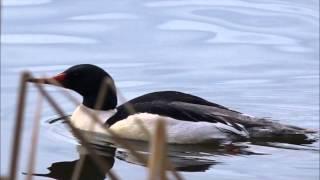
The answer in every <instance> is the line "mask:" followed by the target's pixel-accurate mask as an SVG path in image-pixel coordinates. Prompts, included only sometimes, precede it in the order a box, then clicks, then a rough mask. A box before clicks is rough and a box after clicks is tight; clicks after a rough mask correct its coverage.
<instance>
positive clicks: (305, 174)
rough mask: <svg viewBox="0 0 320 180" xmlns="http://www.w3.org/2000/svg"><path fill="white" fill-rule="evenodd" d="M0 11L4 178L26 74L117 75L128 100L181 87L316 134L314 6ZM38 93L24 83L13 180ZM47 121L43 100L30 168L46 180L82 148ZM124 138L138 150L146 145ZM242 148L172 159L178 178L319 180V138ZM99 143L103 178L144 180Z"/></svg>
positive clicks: (25, 7)
mask: <svg viewBox="0 0 320 180" xmlns="http://www.w3.org/2000/svg"><path fill="white" fill-rule="evenodd" d="M2 5H3V7H2V9H1V13H2V26H1V28H2V29H1V30H2V34H1V43H2V46H1V175H4V174H6V173H7V172H8V169H9V167H8V164H9V161H10V158H9V157H10V146H11V140H12V132H13V125H14V114H15V102H16V95H17V87H18V82H19V74H20V72H22V71H23V70H29V71H32V72H33V73H35V74H36V75H52V74H55V73H58V72H61V71H62V70H64V69H66V68H67V67H69V66H71V65H74V64H80V63H93V64H97V65H99V66H101V67H103V68H104V69H105V70H107V71H108V72H109V73H110V74H111V75H112V76H113V77H114V79H115V81H116V84H117V87H118V88H119V89H120V90H121V92H122V94H123V95H124V96H125V97H126V98H127V99H131V98H133V97H136V96H138V95H142V94H144V93H147V92H152V91H159V90H178V91H183V92H188V93H192V94H195V95H198V96H201V97H204V98H206V99H208V100H210V101H214V102H216V103H219V104H222V105H225V106H227V107H230V108H232V109H235V110H238V111H241V112H244V113H247V114H251V115H255V116H260V117H272V118H273V119H277V120H279V121H280V122H283V123H287V124H293V125H297V126H301V127H306V128H311V129H319V1H317V0H308V1H296V0H268V1H266V0H224V1H215V0H157V1H147V0H121V1H104V0H91V1H85V0H81V1H79V0H77V1H76V0H69V1H57V0H3V1H2ZM48 90H50V93H52V94H53V95H55V97H56V100H57V101H59V103H60V104H61V105H62V106H63V107H64V109H65V110H66V111H68V112H72V110H73V108H74V106H73V104H72V103H71V102H69V101H68V99H66V98H63V97H62V96H61V94H59V93H58V91H57V89H56V88H52V87H49V88H48ZM36 95H37V91H36V89H34V88H33V87H30V88H29V97H28V100H27V109H26V114H25V120H26V121H25V123H24V130H23V144H22V150H21V161H20V166H19V170H18V177H19V179H22V178H24V175H23V174H22V173H23V172H26V171H27V164H26V162H27V160H28V157H29V156H28V152H29V145H30V136H31V132H32V127H33V123H32V122H33V118H34V114H35V113H34V112H35V110H34V106H35V104H36ZM79 98H80V97H79ZM55 116H56V114H55V112H54V111H53V110H52V109H51V108H50V107H49V106H48V105H47V104H46V105H45V106H44V107H43V113H42V120H41V126H40V139H39V145H38V147H37V160H36V167H35V173H40V174H46V173H48V172H49V171H48V169H47V168H48V167H50V166H51V165H52V164H53V163H56V162H64V163H62V164H68V166H70V167H72V165H74V164H75V162H76V161H74V160H77V159H79V155H78V151H79V150H80V149H81V148H80V147H78V146H77V144H76V141H75V140H74V139H73V137H72V136H71V135H70V134H69V132H68V130H67V129H66V128H65V127H64V126H63V125H62V124H61V123H58V122H57V123H53V124H50V123H48V119H51V118H52V117H55ZM132 143H133V144H134V145H136V146H137V147H140V148H143V149H142V150H141V151H142V152H145V151H147V145H145V144H141V142H140V143H138V142H132ZM243 145H245V146H248V147H247V148H243V149H242V148H241V150H240V151H237V152H232V151H231V152H230V151H229V150H226V149H221V148H217V147H213V146H212V145H206V146H199V147H198V146H191V147H190V146H172V147H170V156H171V158H172V161H174V162H175V164H177V166H178V167H180V168H181V169H180V170H183V171H184V172H182V175H183V177H184V178H185V179H239V178H243V179H288V180H292V179H312V180H316V179H318V178H319V174H318V173H319V142H315V143H313V144H310V145H307V146H290V147H289V148H283V147H287V145H285V144H281V145H278V144H273V146H272V147H271V146H262V145H254V144H250V143H245V144H243ZM279 146H280V147H279ZM105 148H106V149H107V150H105V152H108V153H109V154H112V155H111V156H110V155H109V156H106V157H107V158H106V161H108V162H109V166H108V167H106V171H107V170H108V169H110V168H111V169H112V170H113V171H114V172H116V173H117V175H118V176H119V177H121V178H124V179H142V178H144V177H146V169H145V168H144V167H143V166H142V165H141V164H138V163H137V162H136V160H134V158H132V157H131V156H130V154H128V153H127V152H126V151H125V149H122V148H118V149H117V150H116V155H115V158H113V151H114V149H113V148H112V147H105ZM108 153H107V154H108ZM66 162H69V163H66ZM88 164H89V165H88V168H90V162H88ZM51 170H52V171H53V170H56V169H54V168H51ZM61 171H63V172H61ZM185 171H189V172H185ZM190 171H193V172H190ZM59 172H60V174H68V172H67V170H66V169H63V170H60V171H58V170H56V172H55V173H57V174H59ZM84 172H85V171H84ZM90 172H91V173H92V171H90ZM44 178H45V177H41V176H37V177H36V179H44Z"/></svg>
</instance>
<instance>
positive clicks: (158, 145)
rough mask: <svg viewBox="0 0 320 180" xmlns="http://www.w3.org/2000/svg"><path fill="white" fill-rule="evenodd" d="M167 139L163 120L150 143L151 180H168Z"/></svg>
mask: <svg viewBox="0 0 320 180" xmlns="http://www.w3.org/2000/svg"><path fill="white" fill-rule="evenodd" d="M166 139H167V137H166V124H165V121H164V120H163V119H159V120H158V121H157V124H156V127H155V133H154V134H153V137H152V140H151V143H150V154H151V155H150V157H149V161H148V167H149V178H148V179H149V180H157V179H159V180H166V179H167V176H166V169H167V162H168V161H167V142H166V141H167V140H166Z"/></svg>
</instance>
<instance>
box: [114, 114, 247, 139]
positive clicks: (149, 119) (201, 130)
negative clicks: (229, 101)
mask: <svg viewBox="0 0 320 180" xmlns="http://www.w3.org/2000/svg"><path fill="white" fill-rule="evenodd" d="M138 119H139V120H141V122H143V124H144V126H145V127H146V129H147V130H148V131H149V132H150V133H152V132H154V128H155V124H156V121H157V120H165V121H166V124H167V138H168V139H167V140H168V142H169V143H177V144H194V143H201V142H210V141H214V140H231V139H232V136H233V135H234V134H229V133H228V131H232V132H233V133H235V134H237V135H239V136H242V137H248V134H247V132H246V131H238V130H237V129H235V128H233V127H232V126H228V125H225V124H222V123H218V122H217V123H209V122H189V121H182V120H176V119H173V118H170V117H164V116H159V115H155V114H149V113H138V114H135V115H131V116H129V117H127V118H126V119H123V120H121V121H118V122H117V123H115V124H113V125H112V126H111V127H110V129H112V130H113V131H114V132H116V133H117V134H118V135H120V136H121V137H123V138H128V139H135V140H148V136H147V135H146V134H145V132H144V131H143V130H142V129H141V127H140V125H139V124H138V123H139V122H137V121H138ZM224 130H227V131H224Z"/></svg>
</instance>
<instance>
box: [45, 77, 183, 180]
mask: <svg viewBox="0 0 320 180" xmlns="http://www.w3.org/2000/svg"><path fill="white" fill-rule="evenodd" d="M48 81H49V82H50V83H52V84H55V85H57V86H60V87H61V84H60V83H59V82H58V81H56V80H54V79H48ZM105 82H108V81H105ZM108 85H109V84H108ZM60 92H62V93H63V94H64V95H65V96H66V97H67V98H68V99H69V100H70V101H71V102H73V103H74V104H75V105H79V104H80V102H79V101H78V100H77V99H76V98H75V97H74V96H73V95H72V94H70V93H69V92H68V91H66V90H65V89H63V88H61V91H60ZM119 94H120V95H121V92H120V91H119ZM121 97H122V98H123V96H122V95H121ZM125 108H126V109H127V110H128V111H131V112H135V110H134V108H133V107H132V106H130V105H128V106H125ZM84 110H85V112H86V113H87V114H89V116H90V117H91V118H92V119H93V121H94V122H95V123H97V124H98V125H99V126H100V127H101V128H102V129H104V130H105V131H106V132H107V133H109V135H111V137H112V139H113V140H114V141H115V142H116V143H118V144H120V145H121V146H122V147H124V148H125V149H127V150H128V151H129V152H130V153H131V154H132V155H133V156H134V157H136V158H137V160H138V161H139V162H141V163H143V164H147V159H146V158H145V157H144V156H143V155H141V154H140V153H138V152H136V151H135V150H134V148H132V147H131V146H130V145H129V144H128V143H127V142H125V141H124V140H123V139H122V138H121V137H120V136H118V135H117V134H116V133H115V132H114V131H112V130H111V129H109V128H107V127H106V125H105V124H104V123H102V122H101V121H99V118H98V117H97V115H96V114H94V113H92V112H90V111H87V110H86V109H84ZM137 122H138V124H140V127H141V128H142V130H143V131H144V132H145V133H147V135H148V136H149V137H150V133H149V131H147V129H146V128H145V126H144V124H143V123H142V122H141V120H140V121H139V120H138V121H137ZM167 168H168V169H169V170H170V171H171V172H172V174H173V175H174V177H175V178H176V179H178V180H182V179H183V178H182V176H181V175H180V174H179V173H178V172H177V171H175V169H174V167H173V166H172V164H171V162H170V160H168V161H167Z"/></svg>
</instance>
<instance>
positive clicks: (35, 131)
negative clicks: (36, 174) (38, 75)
mask: <svg viewBox="0 0 320 180" xmlns="http://www.w3.org/2000/svg"><path fill="white" fill-rule="evenodd" d="M42 98H43V97H42V95H41V94H40V93H38V98H37V104H36V112H35V116H34V121H33V129H32V137H31V147H30V151H29V155H30V156H29V161H28V162H29V163H28V173H27V176H26V180H32V178H33V176H32V173H33V169H34V165H35V161H36V152H37V145H38V137H39V130H40V129H39V124H40V119H41V112H42V105H43V104H42V102H43V99H42Z"/></svg>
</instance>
